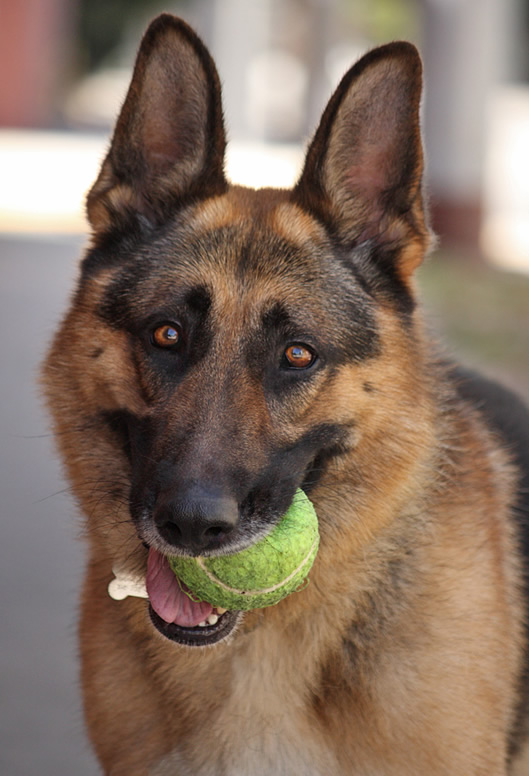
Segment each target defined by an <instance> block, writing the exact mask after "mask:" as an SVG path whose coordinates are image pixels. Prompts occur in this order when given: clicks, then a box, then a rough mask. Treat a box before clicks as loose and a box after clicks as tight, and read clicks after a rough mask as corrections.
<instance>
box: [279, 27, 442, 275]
mask: <svg viewBox="0 0 529 776" xmlns="http://www.w3.org/2000/svg"><path fill="white" fill-rule="evenodd" d="M421 89H422V66H421V60H420V57H419V54H418V52H417V50H416V48H415V47H414V46H413V45H412V44H411V43H403V42H402V43H401V42H397V43H390V44H388V45H386V46H381V47H380V48H377V49H374V50H373V51H371V52H370V53H368V54H366V56H364V57H363V58H362V59H361V60H360V61H359V62H357V64H356V65H354V67H352V68H351V70H349V72H348V73H346V75H345V76H344V78H343V79H342V81H341V83H340V85H339V86H338V88H337V90H336V92H335V93H334V95H333V96H332V98H331V100H330V102H329V104H328V105H327V108H326V110H325V112H324V114H323V116H322V119H321V122H320V125H319V127H318V129H317V131H316V134H315V136H314V139H313V141H312V143H311V145H310V147H309V150H308V152H307V157H306V160H305V167H304V169H303V172H302V174H301V178H300V180H299V182H298V184H297V186H296V188H295V190H294V198H295V200H296V201H297V202H298V203H299V204H300V205H301V206H302V207H304V208H305V209H308V210H309V211H311V212H312V213H314V215H316V216H317V217H318V218H320V219H321V220H323V221H324V222H325V223H326V225H327V227H328V229H329V230H330V232H331V234H332V235H333V236H334V238H335V239H336V240H337V241H338V242H339V243H340V244H341V245H343V246H345V247H348V248H350V247H353V246H355V245H359V244H361V243H364V242H368V241H369V242H371V244H372V245H373V247H374V249H375V250H374V255H375V256H376V260H377V261H378V263H379V265H381V269H382V268H384V269H387V270H388V271H391V272H393V273H395V272H396V273H397V275H398V276H399V277H400V278H401V280H402V281H404V282H406V280H407V279H408V278H409V275H411V273H412V272H413V270H414V269H415V268H416V267H417V265H418V264H419V263H420V262H421V260H422V257H423V256H424V252H425V249H426V247H427V245H428V241H429V230H428V227H427V225H426V223H425V209H424V203H423V196H422V186H421V179H422V172H423V154H422V145H421V133H420V125H419V106H420V99H421Z"/></svg>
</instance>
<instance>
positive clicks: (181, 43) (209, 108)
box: [87, 14, 227, 232]
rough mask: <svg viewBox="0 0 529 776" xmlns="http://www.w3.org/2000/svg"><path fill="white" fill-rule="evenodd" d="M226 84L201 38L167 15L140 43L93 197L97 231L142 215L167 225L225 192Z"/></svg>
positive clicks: (91, 211)
mask: <svg viewBox="0 0 529 776" xmlns="http://www.w3.org/2000/svg"><path fill="white" fill-rule="evenodd" d="M225 145H226V139H225V133H224V124H223V117H222V103H221V90H220V82H219V78H218V75H217V70H216V68H215V64H214V62H213V60H212V58H211V56H210V54H209V52H208V50H207V49H206V47H205V46H204V44H203V43H202V41H201V40H200V39H199V38H198V37H197V35H196V34H195V33H194V32H193V30H191V28H190V27H188V26H187V24H185V22H183V21H182V20H180V19H177V18H175V17H174V16H170V15H169V14H162V15H161V16H158V17H157V18H156V19H155V20H154V21H153V22H152V24H151V25H150V27H149V29H148V30H147V32H146V33H145V36H144V38H143V40H142V43H141V46H140V50H139V52H138V56H137V59H136V65H135V68H134V74H133V77H132V81H131V84H130V87H129V90H128V93H127V96H126V98H125V102H124V105H123V107H122V109H121V113H120V115H119V118H118V121H117V124H116V128H115V131H114V135H113V138H112V142H111V146H110V150H109V152H108V154H107V157H106V159H105V160H104V162H103V165H102V168H101V171H100V173H99V177H98V178H97V180H96V182H95V184H94V185H93V187H92V189H91V191H90V192H89V194H88V198H87V212H88V218H89V220H90V222H91V224H92V226H93V227H94V229H95V230H96V232H97V231H106V230H107V229H109V228H111V227H112V226H119V225H123V224H125V223H127V222H128V221H129V219H130V218H131V217H137V215H138V214H141V215H142V216H144V217H145V218H147V219H148V220H149V221H151V222H153V223H162V222H163V221H164V220H165V219H166V218H167V217H168V216H169V214H170V213H171V212H174V210H175V209H176V208H178V207H180V206H181V205H182V204H184V203H185V202H187V201H189V200H190V199H193V198H197V199H201V198H205V197H207V196H212V195H214V194H219V193H222V192H223V191H224V190H225V189H226V186H227V184H226V179H225V177H224V150H225Z"/></svg>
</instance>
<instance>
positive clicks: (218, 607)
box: [210, 606, 228, 616]
mask: <svg viewBox="0 0 529 776" xmlns="http://www.w3.org/2000/svg"><path fill="white" fill-rule="evenodd" d="M215 611H216V612H217V614H226V612H227V611H228V610H227V609H223V608H222V606H216V607H215ZM210 616H211V615H210Z"/></svg>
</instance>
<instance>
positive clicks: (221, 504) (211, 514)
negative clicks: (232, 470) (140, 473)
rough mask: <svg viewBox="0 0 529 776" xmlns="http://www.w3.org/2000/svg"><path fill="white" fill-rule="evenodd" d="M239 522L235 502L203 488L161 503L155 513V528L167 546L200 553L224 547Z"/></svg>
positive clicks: (188, 490)
mask: <svg viewBox="0 0 529 776" xmlns="http://www.w3.org/2000/svg"><path fill="white" fill-rule="evenodd" d="M238 518H239V508H238V505H237V501H236V500H235V499H234V498H232V497H231V496H227V495H225V494H222V493H219V492H217V491H214V490H211V489H208V488H205V487H202V486H200V485H193V486H191V487H189V488H187V489H185V490H183V491H180V492H179V493H178V495H177V496H173V498H171V499H166V500H161V501H160V503H159V504H158V505H157V506H156V508H155V511H154V522H155V525H156V527H157V528H158V531H159V533H160V535H161V536H162V537H163V538H164V539H165V541H166V542H168V543H169V544H172V545H173V546H175V547H180V548H182V549H186V550H191V551H193V552H197V553H200V552H204V551H205V550H211V549H215V548H216V547H219V546H220V545H221V544H223V542H224V541H226V539H227V538H228V536H229V534H230V533H231V532H232V531H233V529H234V528H235V526H236V525H237V521H238Z"/></svg>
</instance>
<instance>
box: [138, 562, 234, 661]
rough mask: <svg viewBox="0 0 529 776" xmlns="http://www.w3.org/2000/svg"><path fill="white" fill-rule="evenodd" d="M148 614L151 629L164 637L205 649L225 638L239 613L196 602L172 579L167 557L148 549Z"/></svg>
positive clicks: (146, 581) (181, 583) (184, 587)
mask: <svg viewBox="0 0 529 776" xmlns="http://www.w3.org/2000/svg"><path fill="white" fill-rule="evenodd" d="M145 584H146V588H147V594H148V597H149V602H150V606H149V614H150V618H151V622H152V624H153V625H154V627H155V628H156V629H157V630H158V631H159V632H160V633H161V634H162V636H165V638H167V639H170V640H171V641H175V642H177V643H179V644H184V645H186V646H188V647H205V646H210V645H212V644H217V643H218V642H219V641H222V640H223V639H225V638H227V637H228V636H229V635H230V633H232V631H233V630H234V628H235V627H236V625H237V623H238V621H239V619H240V617H241V613H240V612H233V611H227V610H226V609H220V608H215V607H213V606H212V605H211V604H209V603H207V602H206V601H195V600H193V598H192V597H191V596H190V594H189V591H188V590H187V588H186V586H185V585H184V584H183V582H181V581H180V580H179V579H178V577H176V576H175V574H174V573H173V571H172V570H171V568H170V566H169V563H168V561H167V558H166V557H165V556H164V555H162V554H161V553H159V552H158V551H157V550H155V549H154V548H153V547H151V548H150V549H149V557H148V561H147V577H146V580H145Z"/></svg>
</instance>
